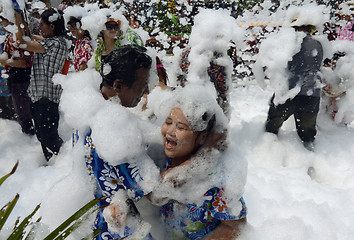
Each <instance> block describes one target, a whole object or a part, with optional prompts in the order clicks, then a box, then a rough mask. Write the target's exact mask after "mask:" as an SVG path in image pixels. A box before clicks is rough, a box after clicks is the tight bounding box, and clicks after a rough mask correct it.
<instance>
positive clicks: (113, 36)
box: [95, 18, 144, 71]
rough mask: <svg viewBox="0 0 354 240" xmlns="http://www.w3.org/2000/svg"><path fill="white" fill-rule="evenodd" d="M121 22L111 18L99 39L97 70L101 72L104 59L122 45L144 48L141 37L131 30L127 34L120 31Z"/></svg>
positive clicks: (96, 56) (96, 58)
mask: <svg viewBox="0 0 354 240" xmlns="http://www.w3.org/2000/svg"><path fill="white" fill-rule="evenodd" d="M120 25H121V21H120V20H115V19H113V18H109V19H108V20H107V22H106V23H105V27H106V29H104V30H102V31H101V34H100V35H99V36H98V38H97V48H96V51H95V61H96V70H97V71H100V70H101V63H102V61H103V59H104V58H105V57H106V56H107V55H108V54H109V53H110V52H112V51H113V50H114V49H116V48H117V47H119V46H122V45H127V44H131V45H139V46H144V43H143V40H142V39H141V37H140V36H139V35H138V34H137V33H135V32H134V31H132V30H131V29H130V28H128V29H127V31H126V32H123V31H122V30H121V29H120Z"/></svg>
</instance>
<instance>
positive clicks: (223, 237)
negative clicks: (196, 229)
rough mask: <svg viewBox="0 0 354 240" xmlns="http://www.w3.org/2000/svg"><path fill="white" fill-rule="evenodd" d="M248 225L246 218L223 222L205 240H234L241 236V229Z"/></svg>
mask: <svg viewBox="0 0 354 240" xmlns="http://www.w3.org/2000/svg"><path fill="white" fill-rule="evenodd" d="M246 223H247V219H246V218H242V219H239V220H232V221H221V223H220V224H219V226H217V227H216V228H215V229H214V231H212V232H211V233H209V234H208V235H206V236H205V237H204V238H203V240H232V239H235V238H236V237H238V236H239V235H240V231H241V228H242V227H243V226H244V225H245V224H246Z"/></svg>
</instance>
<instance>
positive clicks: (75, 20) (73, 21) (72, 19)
mask: <svg viewBox="0 0 354 240" xmlns="http://www.w3.org/2000/svg"><path fill="white" fill-rule="evenodd" d="M77 23H79V25H80V26H79V27H81V26H82V23H81V17H79V18H77V17H74V16H70V18H69V21H68V25H75V26H76V27H77ZM84 36H85V37H88V38H89V39H90V40H91V35H90V33H89V31H87V30H85V34H84Z"/></svg>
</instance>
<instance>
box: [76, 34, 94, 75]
mask: <svg viewBox="0 0 354 240" xmlns="http://www.w3.org/2000/svg"><path fill="white" fill-rule="evenodd" d="M92 54H93V48H92V44H91V41H90V38H88V37H86V36H84V37H83V38H82V39H75V48H74V59H73V64H74V68H75V71H77V72H78V71H79V69H80V65H81V64H85V63H86V64H87V62H88V61H89V60H90V58H91V57H92Z"/></svg>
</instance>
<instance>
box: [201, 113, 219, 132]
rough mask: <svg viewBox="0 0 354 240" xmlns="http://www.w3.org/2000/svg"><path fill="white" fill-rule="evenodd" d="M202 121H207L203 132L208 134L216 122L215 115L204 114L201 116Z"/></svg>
mask: <svg viewBox="0 0 354 240" xmlns="http://www.w3.org/2000/svg"><path fill="white" fill-rule="evenodd" d="M210 115H211V117H210ZM202 119H203V121H208V124H207V127H206V128H205V129H204V130H203V131H207V132H210V131H211V130H212V129H213V127H214V125H215V122H216V117H215V114H210V113H207V112H206V113H204V114H203V116H202Z"/></svg>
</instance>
